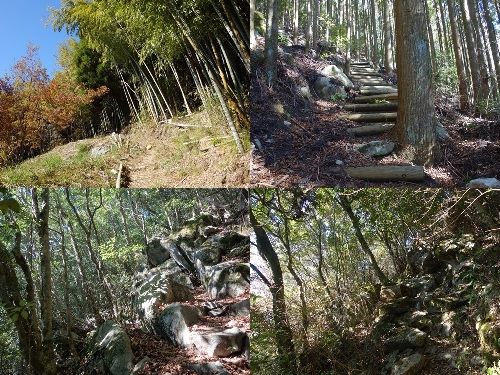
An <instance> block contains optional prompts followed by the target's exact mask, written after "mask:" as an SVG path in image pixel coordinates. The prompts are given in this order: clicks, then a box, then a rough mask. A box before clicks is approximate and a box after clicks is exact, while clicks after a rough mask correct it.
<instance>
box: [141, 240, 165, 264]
mask: <svg viewBox="0 0 500 375" xmlns="http://www.w3.org/2000/svg"><path fill="white" fill-rule="evenodd" d="M146 255H147V257H148V262H149V264H150V265H151V266H153V267H156V266H159V265H160V264H162V263H163V262H165V261H166V260H167V259H169V258H170V253H169V252H168V251H167V249H165V247H164V246H162V244H161V239H160V238H152V239H151V240H149V241H148V245H147V247H146Z"/></svg>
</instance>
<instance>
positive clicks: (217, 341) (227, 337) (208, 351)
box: [191, 327, 245, 357]
mask: <svg viewBox="0 0 500 375" xmlns="http://www.w3.org/2000/svg"><path fill="white" fill-rule="evenodd" d="M244 337H245V332H243V331H241V330H240V329H239V328H237V327H233V328H230V329H224V328H207V329H204V330H202V331H201V332H195V333H192V334H191V343H192V344H194V346H195V347H196V351H197V352H198V353H199V354H202V355H208V356H210V357H228V356H230V355H231V354H233V353H238V352H241V351H242V350H243V338H244Z"/></svg>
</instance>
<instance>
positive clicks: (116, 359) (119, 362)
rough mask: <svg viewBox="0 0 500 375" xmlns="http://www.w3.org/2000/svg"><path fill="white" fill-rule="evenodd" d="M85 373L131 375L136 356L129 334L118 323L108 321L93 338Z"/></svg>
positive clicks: (89, 346) (88, 349)
mask: <svg viewBox="0 0 500 375" xmlns="http://www.w3.org/2000/svg"><path fill="white" fill-rule="evenodd" d="M87 353H88V356H89V358H90V359H89V361H88V362H87V364H86V365H85V368H84V369H83V370H84V372H85V373H105V374H111V375H124V374H130V372H131V371H132V367H133V360H134V355H133V353H132V348H131V347H130V339H129V337H128V335H127V333H126V332H125V331H124V330H123V329H122V328H121V327H120V325H119V324H118V323H117V322H114V321H112V320H108V321H107V322H105V323H104V324H102V325H101V326H100V327H99V328H98V329H97V331H96V332H95V333H94V335H93V336H92V338H91V340H90V343H89V345H88V348H87Z"/></svg>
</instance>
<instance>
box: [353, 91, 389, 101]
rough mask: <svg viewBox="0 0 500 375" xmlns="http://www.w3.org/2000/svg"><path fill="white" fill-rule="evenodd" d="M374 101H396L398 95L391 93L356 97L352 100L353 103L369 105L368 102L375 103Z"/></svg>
mask: <svg viewBox="0 0 500 375" xmlns="http://www.w3.org/2000/svg"><path fill="white" fill-rule="evenodd" d="M376 100H388V101H394V100H398V93H397V92H394V93H393V92H391V93H386V94H380V95H370V96H357V97H355V98H354V103H370V102H375V101H376Z"/></svg>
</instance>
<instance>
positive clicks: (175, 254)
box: [160, 239, 194, 272]
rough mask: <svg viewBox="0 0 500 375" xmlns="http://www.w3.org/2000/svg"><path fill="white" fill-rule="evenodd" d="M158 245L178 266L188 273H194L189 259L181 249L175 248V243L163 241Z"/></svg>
mask: <svg viewBox="0 0 500 375" xmlns="http://www.w3.org/2000/svg"><path fill="white" fill-rule="evenodd" d="M160 244H161V246H162V247H163V248H164V249H165V250H166V251H167V252H168V253H169V254H170V256H171V257H172V258H173V259H174V260H175V261H176V262H177V264H178V265H179V266H181V267H182V268H184V269H185V270H188V271H190V272H192V271H194V265H193V262H192V261H191V260H190V259H189V256H188V254H187V253H186V251H184V250H183V249H182V248H181V247H179V246H177V243H176V242H175V241H172V240H170V239H164V240H161V241H160Z"/></svg>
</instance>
